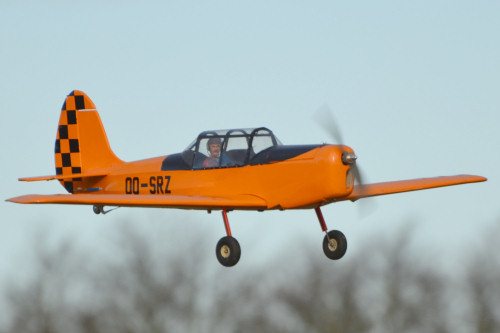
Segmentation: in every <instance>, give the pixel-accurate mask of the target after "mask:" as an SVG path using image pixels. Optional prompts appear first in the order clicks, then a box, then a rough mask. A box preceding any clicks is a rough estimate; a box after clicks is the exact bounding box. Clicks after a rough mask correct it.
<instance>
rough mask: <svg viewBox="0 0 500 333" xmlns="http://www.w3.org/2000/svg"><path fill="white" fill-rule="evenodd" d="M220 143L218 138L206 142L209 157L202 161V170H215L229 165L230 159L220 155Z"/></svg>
mask: <svg viewBox="0 0 500 333" xmlns="http://www.w3.org/2000/svg"><path fill="white" fill-rule="evenodd" d="M221 147H222V142H221V139H220V138H210V139H209V140H208V142H207V150H208V152H209V153H210V156H209V157H207V158H206V159H205V160H204V161H203V167H204V168H215V167H218V166H219V165H220V166H229V165H231V162H232V161H231V159H230V158H229V157H227V156H226V155H224V154H222V153H221Z"/></svg>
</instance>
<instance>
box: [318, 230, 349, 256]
mask: <svg viewBox="0 0 500 333" xmlns="http://www.w3.org/2000/svg"><path fill="white" fill-rule="evenodd" d="M346 250H347V240H346V238H345V236H344V234H343V233H341V232H340V231H338V230H331V231H329V232H328V233H327V234H326V235H325V238H323V252H325V255H326V256H327V257H328V258H329V259H332V260H337V259H340V258H342V257H343V256H344V254H345V252H346Z"/></svg>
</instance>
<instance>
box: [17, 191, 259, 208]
mask: <svg viewBox="0 0 500 333" xmlns="http://www.w3.org/2000/svg"><path fill="white" fill-rule="evenodd" d="M7 201H10V202H16V203H23V204H68V205H102V206H122V207H157V208H184V209H203V210H205V209H252V210H253V209H266V208H267V203H266V201H265V200H263V199H261V198H259V197H257V196H254V195H244V194H242V195H235V196H230V197H208V196H197V195H192V196H191V195H163V196H162V195H127V194H52V195H42V194H28V195H23V196H19V197H15V198H10V199H7Z"/></svg>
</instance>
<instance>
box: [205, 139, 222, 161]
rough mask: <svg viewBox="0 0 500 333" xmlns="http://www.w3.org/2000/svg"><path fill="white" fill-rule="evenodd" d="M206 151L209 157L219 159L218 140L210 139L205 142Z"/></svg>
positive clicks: (219, 144) (219, 141) (219, 147)
mask: <svg viewBox="0 0 500 333" xmlns="http://www.w3.org/2000/svg"><path fill="white" fill-rule="evenodd" d="M207 150H208V151H209V152H210V156H212V157H215V158H219V156H220V150H221V140H220V138H210V139H209V140H208V142H207Z"/></svg>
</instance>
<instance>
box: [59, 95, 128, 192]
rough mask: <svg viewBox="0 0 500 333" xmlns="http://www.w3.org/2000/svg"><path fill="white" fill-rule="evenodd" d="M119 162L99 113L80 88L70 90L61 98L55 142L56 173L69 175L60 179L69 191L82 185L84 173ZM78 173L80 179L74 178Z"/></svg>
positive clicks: (81, 187)
mask: <svg viewBox="0 0 500 333" xmlns="http://www.w3.org/2000/svg"><path fill="white" fill-rule="evenodd" d="M117 163H123V161H121V160H120V159H119V158H118V157H116V155H115V154H114V153H113V151H112V150H111V147H110V146H109V142H108V138H107V136H106V132H105V131H104V127H103V126H102V122H101V118H100V117H99V113H98V112H97V109H96V107H95V105H94V103H93V102H92V100H91V99H90V98H89V97H88V96H87V95H86V94H85V93H84V92H82V91H78V90H74V91H72V92H71V93H70V94H69V95H68V96H67V97H66V100H65V101H64V104H63V106H62V109H61V116H60V118H59V126H58V129H57V137H56V144H55V164H56V174H57V175H58V176H59V175H63V176H65V175H68V176H72V177H71V178H70V177H68V179H63V180H61V181H60V183H61V185H63V186H64V188H65V189H66V190H67V191H68V192H70V193H74V192H78V190H80V189H83V188H85V187H86V185H87V184H84V182H86V181H88V180H87V178H85V173H90V172H95V171H96V170H99V169H104V168H109V167H110V166H111V165H113V164H117ZM75 174H82V178H75V177H74V175H75Z"/></svg>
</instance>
